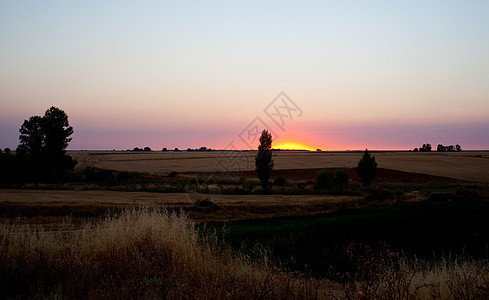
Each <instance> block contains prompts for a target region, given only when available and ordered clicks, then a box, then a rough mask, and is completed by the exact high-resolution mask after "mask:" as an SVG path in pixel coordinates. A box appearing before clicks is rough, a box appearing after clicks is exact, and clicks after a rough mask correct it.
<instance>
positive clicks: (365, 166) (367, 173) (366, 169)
mask: <svg viewBox="0 0 489 300" xmlns="http://www.w3.org/2000/svg"><path fill="white" fill-rule="evenodd" d="M357 172H358V175H359V176H360V178H362V181H363V184H364V185H365V186H368V185H370V183H371V182H372V181H373V180H374V179H375V176H377V162H376V161H375V157H374V156H372V155H370V152H369V151H368V149H365V151H364V152H363V157H362V159H360V161H359V162H358V167H357Z"/></svg>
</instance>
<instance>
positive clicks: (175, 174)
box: [168, 171, 178, 178]
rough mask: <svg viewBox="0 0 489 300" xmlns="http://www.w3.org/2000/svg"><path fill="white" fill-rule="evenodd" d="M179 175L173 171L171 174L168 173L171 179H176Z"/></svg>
mask: <svg viewBox="0 0 489 300" xmlns="http://www.w3.org/2000/svg"><path fill="white" fill-rule="evenodd" d="M177 175H178V173H177V172H175V171H171V172H170V173H168V177H170V178H175V177H177Z"/></svg>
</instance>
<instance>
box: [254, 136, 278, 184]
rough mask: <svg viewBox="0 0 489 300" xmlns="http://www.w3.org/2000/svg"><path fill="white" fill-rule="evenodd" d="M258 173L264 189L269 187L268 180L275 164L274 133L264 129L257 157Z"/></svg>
mask: <svg viewBox="0 0 489 300" xmlns="http://www.w3.org/2000/svg"><path fill="white" fill-rule="evenodd" d="M255 166H256V169H255V170H256V175H257V176H258V179H260V182H261V185H262V187H263V188H264V189H267V188H268V180H269V179H270V174H271V173H272V169H273V166H274V163H273V160H272V135H271V134H270V133H269V132H268V130H263V131H262V133H261V136H260V145H259V146H258V153H257V154H256V157H255Z"/></svg>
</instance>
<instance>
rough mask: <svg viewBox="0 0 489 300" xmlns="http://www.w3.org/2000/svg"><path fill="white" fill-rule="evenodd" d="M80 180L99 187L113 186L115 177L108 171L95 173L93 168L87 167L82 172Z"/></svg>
mask: <svg viewBox="0 0 489 300" xmlns="http://www.w3.org/2000/svg"><path fill="white" fill-rule="evenodd" d="M81 178H82V179H85V180H86V181H88V182H92V183H95V184H99V185H114V184H115V183H116V177H115V176H114V173H112V171H110V170H102V171H97V170H95V168H93V167H88V168H86V169H85V170H83V171H82V174H81Z"/></svg>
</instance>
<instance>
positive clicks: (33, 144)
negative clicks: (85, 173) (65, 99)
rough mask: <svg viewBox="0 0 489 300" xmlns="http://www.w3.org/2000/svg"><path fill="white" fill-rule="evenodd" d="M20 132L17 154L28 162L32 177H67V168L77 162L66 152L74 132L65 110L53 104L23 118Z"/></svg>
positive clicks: (48, 179)
mask: <svg viewBox="0 0 489 300" xmlns="http://www.w3.org/2000/svg"><path fill="white" fill-rule="evenodd" d="M19 132H20V136H19V146H18V147H17V156H18V157H19V158H20V160H21V161H22V162H24V163H25V165H26V168H27V170H28V173H29V174H30V179H33V180H39V179H42V180H45V181H52V180H57V179H66V178H65V177H66V176H64V175H65V172H66V171H67V170H71V169H73V168H74V167H75V165H76V161H75V160H73V159H72V158H71V157H70V156H68V155H66V148H67V147H68V144H69V142H70V141H71V138H70V136H71V135H72V134H73V127H71V126H70V125H69V122H68V116H67V115H66V113H65V112H64V111H63V110H61V109H59V108H57V107H54V106H52V107H50V108H49V109H48V110H46V112H45V113H44V116H43V117H40V116H33V117H30V118H29V119H28V120H24V123H23V124H22V126H21V127H20V129H19ZM47 174H50V175H49V176H48V175H47Z"/></svg>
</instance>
